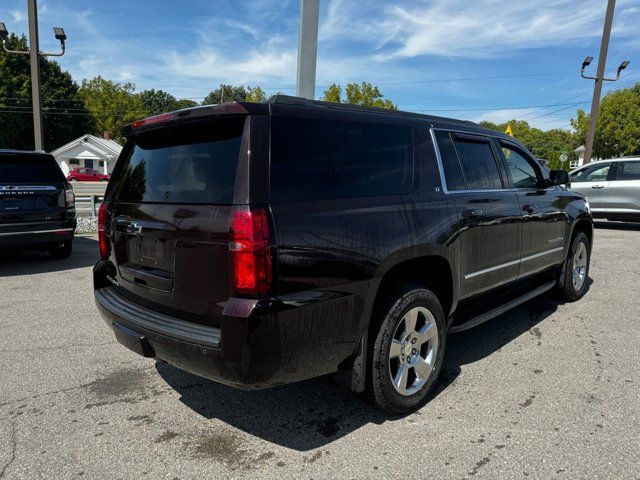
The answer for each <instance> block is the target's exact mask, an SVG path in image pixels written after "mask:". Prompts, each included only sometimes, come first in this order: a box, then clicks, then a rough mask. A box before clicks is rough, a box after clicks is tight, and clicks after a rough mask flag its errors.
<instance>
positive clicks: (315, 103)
mask: <svg viewBox="0 0 640 480" xmlns="http://www.w3.org/2000/svg"><path fill="white" fill-rule="evenodd" d="M267 103H270V104H275V105H297V106H303V107H304V106H306V107H320V108H331V109H336V110H350V111H358V112H372V113H384V114H386V115H399V116H405V117H406V116H409V117H414V118H426V119H437V120H444V121H447V122H455V123H465V124H471V125H476V123H474V122H471V121H469V120H458V119H455V118H447V117H439V116H435V115H425V114H422V113H415V112H407V111H404V110H391V109H389V108H382V107H363V106H361V105H352V104H349V103H337V102H325V101H324V100H311V99H308V98H302V97H293V96H291V95H274V96H272V97H271V98H269V99H268V100H267Z"/></svg>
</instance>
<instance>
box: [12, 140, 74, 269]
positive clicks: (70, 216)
mask: <svg viewBox="0 0 640 480" xmlns="http://www.w3.org/2000/svg"><path fill="white" fill-rule="evenodd" d="M75 229H76V209H75V201H74V196H73V190H72V189H71V185H69V182H67V180H66V179H65V178H64V175H63V174H62V170H60V167H58V164H57V163H56V161H55V159H54V158H53V157H52V156H51V155H49V154H46V153H36V152H23V151H18V150H0V248H3V249H5V248H38V249H45V250H48V251H49V255H50V256H51V257H52V258H57V259H61V258H67V257H68V256H69V255H71V249H72V242H73V232H74V231H75Z"/></svg>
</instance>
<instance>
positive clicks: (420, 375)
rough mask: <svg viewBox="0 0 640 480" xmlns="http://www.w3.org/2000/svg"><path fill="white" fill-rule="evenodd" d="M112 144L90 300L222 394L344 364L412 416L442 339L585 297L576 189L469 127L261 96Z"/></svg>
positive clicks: (122, 336)
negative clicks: (224, 388)
mask: <svg viewBox="0 0 640 480" xmlns="http://www.w3.org/2000/svg"><path fill="white" fill-rule="evenodd" d="M125 136H126V137H127V144H126V146H125V148H124V149H123V151H122V154H121V156H120V158H119V160H118V163H117V165H116V168H115V170H114V173H113V175H112V179H111V182H110V183H109V187H108V189H107V192H106V197H105V198H106V201H105V202H104V203H103V204H102V206H101V208H100V220H99V230H100V252H101V260H100V261H99V262H98V264H97V265H96V267H95V269H94V288H95V297H96V303H97V306H98V308H99V310H100V312H101V314H102V316H103V318H104V319H105V320H106V322H107V323H108V324H109V326H110V327H111V328H112V329H113V331H114V332H115V335H116V337H117V338H118V340H119V341H120V342H121V343H122V344H124V345H125V346H127V347H129V348H130V349H132V350H134V351H135V352H137V353H139V354H141V355H144V356H147V357H155V358H156V359H158V360H161V361H166V362H169V363H171V364H173V365H175V366H177V367H179V368H182V369H185V370H188V371H190V372H193V373H196V374H198V375H202V376H204V377H208V378H211V379H214V380H216V381H219V382H222V383H225V384H228V385H233V386H236V387H240V388H245V389H256V388H264V387H270V386H274V385H280V384H285V383H288V382H294V381H298V380H303V379H307V378H310V377H314V376H319V375H324V374H329V373H332V372H337V371H340V372H342V373H343V375H345V376H346V377H347V378H349V379H350V383H351V388H352V389H353V390H354V391H356V392H363V391H367V392H368V394H369V395H370V397H371V398H372V399H373V401H374V402H375V403H376V404H377V405H378V406H379V407H381V408H382V409H385V410H387V411H390V412H402V411H408V410H411V409H414V408H416V407H417V406H419V405H420V404H421V402H423V401H424V400H425V398H426V396H427V393H428V392H429V390H430V389H431V388H432V387H433V384H434V382H435V381H436V378H437V376H438V374H439V372H440V368H441V365H442V358H443V356H444V352H445V345H446V335H447V333H449V332H456V331H461V330H465V329H467V328H470V327H472V326H475V325H478V324H479V323H481V322H484V321H486V320H488V319H490V318H492V317H495V316H497V315H499V314H501V313H503V312H505V311H507V310H508V309H510V308H512V307H514V306H516V305H518V304H520V303H522V302H524V301H526V300H528V299H530V298H532V297H534V296H536V295H539V294H542V293H543V292H546V291H548V290H551V289H554V288H555V289H557V290H558V291H559V292H560V294H561V295H562V296H563V297H564V299H567V300H576V299H578V298H580V297H581V296H582V295H583V294H584V292H585V290H586V288H587V275H588V269H589V255H590V252H591V242H592V237H593V229H592V221H591V214H590V212H589V206H588V203H587V202H586V201H585V199H584V197H583V196H582V195H580V194H577V193H574V192H571V191H568V190H567V189H566V188H564V187H563V186H562V184H564V183H567V182H568V175H567V173H566V172H557V171H552V172H548V171H546V170H545V168H543V167H542V166H541V165H540V164H539V163H538V162H537V161H536V160H535V159H534V157H533V156H532V155H531V154H530V153H529V152H528V151H527V149H526V148H524V147H523V146H522V145H521V144H520V143H518V142H517V141H515V140H514V139H513V138H510V137H508V136H505V135H502V134H500V133H497V132H494V131H490V130H486V129H483V128H481V127H479V126H477V125H475V124H473V123H470V122H463V121H457V120H451V119H445V118H438V117H431V116H425V115H418V114H413V113H405V112H397V111H389V110H380V109H374V108H360V107H351V106H345V105H340V104H332V103H325V102H315V101H308V100H301V99H295V98H291V97H275V98H274V99H273V100H272V101H271V102H269V103H267V104H253V103H226V104H222V105H214V106H205V107H198V108H193V109H187V110H180V111H177V112H173V113H169V114H164V115H160V116H156V117H151V118H148V119H145V120H141V121H138V122H135V123H133V124H132V125H130V126H129V127H127V128H126V129H125ZM479 334H481V333H479Z"/></svg>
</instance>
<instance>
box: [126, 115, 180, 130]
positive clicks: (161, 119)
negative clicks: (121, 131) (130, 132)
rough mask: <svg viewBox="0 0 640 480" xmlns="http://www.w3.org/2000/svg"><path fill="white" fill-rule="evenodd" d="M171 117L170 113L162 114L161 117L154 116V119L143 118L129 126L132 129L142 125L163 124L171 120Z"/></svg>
mask: <svg viewBox="0 0 640 480" xmlns="http://www.w3.org/2000/svg"><path fill="white" fill-rule="evenodd" d="M172 116H173V115H172V114H170V113H163V114H162V115H156V116H154V117H148V118H143V119H142V120H136V121H135V122H133V123H132V124H131V127H132V128H138V127H142V126H143V125H150V124H152V123H158V122H165V121H167V120H171V117H172Z"/></svg>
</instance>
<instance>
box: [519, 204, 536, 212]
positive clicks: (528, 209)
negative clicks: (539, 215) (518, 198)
mask: <svg viewBox="0 0 640 480" xmlns="http://www.w3.org/2000/svg"><path fill="white" fill-rule="evenodd" d="M536 208H538V207H536V206H535V205H534V204H532V203H530V204H527V205H523V206H522V210H524V211H525V212H527V213H533V212H535V211H536Z"/></svg>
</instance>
